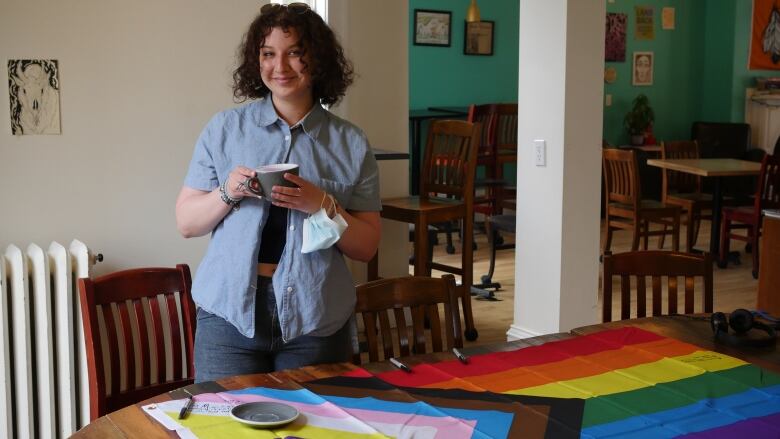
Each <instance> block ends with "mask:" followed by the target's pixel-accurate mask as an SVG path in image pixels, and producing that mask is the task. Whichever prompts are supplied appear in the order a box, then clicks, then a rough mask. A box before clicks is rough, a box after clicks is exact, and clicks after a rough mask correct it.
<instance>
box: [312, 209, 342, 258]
mask: <svg viewBox="0 0 780 439" xmlns="http://www.w3.org/2000/svg"><path fill="white" fill-rule="evenodd" d="M346 229H347V222H346V221H345V220H344V217H343V216H341V214H339V213H337V214H336V216H335V217H333V218H329V217H328V213H327V212H326V211H325V209H320V210H319V211H317V212H315V213H313V214H311V215H309V217H308V218H306V219H304V220H303V244H302V245H301V253H311V252H313V251H317V250H322V249H326V248H328V247H330V246H332V245H333V244H335V243H336V242H338V240H339V238H341V234H342V233H344V230H346Z"/></svg>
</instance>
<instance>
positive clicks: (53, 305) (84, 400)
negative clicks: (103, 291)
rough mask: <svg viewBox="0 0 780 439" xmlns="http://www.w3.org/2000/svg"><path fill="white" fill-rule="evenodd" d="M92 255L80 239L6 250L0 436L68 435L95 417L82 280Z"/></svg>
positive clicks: (1, 263)
mask: <svg viewBox="0 0 780 439" xmlns="http://www.w3.org/2000/svg"><path fill="white" fill-rule="evenodd" d="M98 258H99V259H102V255H98ZM99 259H98V260H99ZM94 263H95V258H93V257H92V255H91V254H90V251H89V249H88V248H87V246H86V245H84V244H83V243H82V242H80V241H78V240H74V241H73V242H72V243H71V244H70V248H69V249H65V247H63V246H62V245H60V244H59V243H57V242H52V243H51V245H50V246H49V248H48V250H43V249H42V248H41V247H39V246H37V245H35V244H30V245H29V246H28V247H27V249H26V250H25V251H22V250H21V249H19V248H18V247H17V246H15V245H9V246H8V247H7V248H6V249H5V253H4V254H0V343H2V350H0V356H2V358H0V360H2V361H0V423H2V425H0V438H1V437H7V438H19V439H24V438H41V439H44V438H66V437H68V436H70V435H71V434H73V433H74V432H75V431H76V430H78V429H79V428H80V427H82V426H84V425H86V424H87V423H89V383H88V380H87V366H86V364H87V363H86V353H85V350H84V334H83V327H82V323H81V312H80V308H79V299H78V287H77V286H76V280H77V279H78V278H80V277H89V276H90V268H91V267H92V265H94Z"/></svg>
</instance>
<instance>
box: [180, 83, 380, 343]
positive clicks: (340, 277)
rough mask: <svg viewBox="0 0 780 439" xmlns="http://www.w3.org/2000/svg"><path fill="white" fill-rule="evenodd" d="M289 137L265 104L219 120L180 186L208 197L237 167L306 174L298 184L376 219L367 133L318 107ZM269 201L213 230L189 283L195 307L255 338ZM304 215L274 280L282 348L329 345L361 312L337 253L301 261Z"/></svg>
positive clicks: (248, 202) (295, 217) (291, 225)
mask: <svg viewBox="0 0 780 439" xmlns="http://www.w3.org/2000/svg"><path fill="white" fill-rule="evenodd" d="M299 125H300V126H301V128H302V129H298V128H295V129H293V130H290V127H289V126H288V125H287V123H285V122H284V120H282V119H281V118H279V116H278V115H277V114H276V110H275V109H274V107H273V104H272V103H271V99H270V96H269V98H266V99H262V100H259V101H256V102H252V103H249V104H246V105H243V106H241V107H239V108H235V109H230V110H226V111H223V112H221V113H219V114H217V115H216V116H214V117H213V118H212V119H211V121H210V122H209V123H208V124H207V125H206V128H205V129H204V130H203V133H201V135H200V138H199V139H198V141H197V144H196V145H195V152H194V154H193V157H192V162H191V163H190V167H189V170H188V172H187V176H186V177H185V180H184V185H185V186H187V187H190V188H193V189H198V190H202V191H212V190H214V189H215V188H216V187H218V186H219V185H220V184H221V183H222V181H224V180H225V179H226V178H227V176H228V174H229V173H230V171H231V170H232V169H234V168H235V167H236V166H238V165H242V166H247V167H249V168H255V167H258V166H261V165H267V164H272V163H282V162H284V159H285V157H287V156H288V154H289V160H288V162H289V163H297V164H298V165H299V166H300V169H299V175H300V176H301V177H302V178H304V179H306V180H308V181H310V182H312V183H314V184H316V185H317V186H319V187H320V188H321V189H323V190H325V191H326V192H328V193H330V194H332V195H333V196H334V197H336V199H337V200H338V202H339V203H340V204H341V206H343V207H344V208H345V209H347V210H353V211H379V210H381V206H382V205H381V202H380V200H379V171H378V169H377V165H376V161H375V159H374V155H373V153H372V152H371V148H370V146H369V144H368V140H367V139H366V136H365V134H363V132H362V131H361V130H360V129H359V128H357V127H356V126H355V125H353V124H351V123H349V122H347V121H345V120H343V119H341V118H339V117H337V116H335V115H333V114H332V113H330V112H328V111H327V110H325V109H324V108H322V106H320V105H319V104H315V105H314V108H313V109H312V111H311V112H310V113H309V114H308V115H307V116H306V118H305V119H304V120H303V121H302V122H301V123H300V124H299ZM270 206H271V204H270V202H269V201H268V200H265V199H263V200H260V199H257V198H254V197H245V198H244V199H243V200H242V201H241V207H240V209H239V210H237V211H230V213H228V214H227V215H226V216H225V218H224V219H223V220H222V222H220V223H219V224H218V225H217V227H216V228H215V229H214V231H213V232H212V235H211V241H210V242H209V246H208V249H207V251H206V255H205V256H204V257H203V260H202V261H201V264H200V266H199V267H198V271H197V273H196V274H195V278H194V280H193V284H192V295H193V298H194V300H195V303H197V304H198V306H200V307H202V308H203V309H204V310H206V311H208V312H210V313H212V314H216V315H218V316H220V317H222V318H224V319H225V320H227V321H228V322H230V323H231V324H233V325H234V326H235V327H236V328H237V329H238V330H239V331H240V332H241V333H242V334H243V335H245V336H247V337H253V336H254V333H255V296H256V292H257V254H258V251H259V249H260V238H261V231H262V228H263V226H264V224H265V221H266V218H267V217H268V211H269V207H270ZM306 216H307V215H306V214H305V213H303V212H299V211H297V210H292V209H291V210H290V211H289V214H288V216H287V242H286V245H285V248H284V252H283V253H282V257H281V259H280V261H279V267H278V269H277V270H276V272H275V273H274V276H273V285H274V293H275V295H276V304H277V307H278V311H279V321H280V325H281V328H282V337H283V339H284V340H291V339H293V338H295V337H298V336H300V335H316V336H328V335H331V334H333V333H334V332H336V331H337V330H338V329H339V328H341V327H342V326H343V325H344V324H345V323H346V322H347V320H348V319H349V318H350V317H351V316H352V314H353V312H354V308H355V286H354V283H353V280H352V276H351V274H350V272H349V270H348V269H347V266H346V263H345V261H344V257H343V256H342V253H341V251H340V250H339V249H338V248H337V247H336V246H335V245H334V246H332V247H330V248H327V249H324V250H318V251H315V252H312V253H308V254H302V253H301V242H302V237H303V235H302V231H303V220H304V218H306Z"/></svg>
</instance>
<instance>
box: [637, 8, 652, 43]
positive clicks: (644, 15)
mask: <svg viewBox="0 0 780 439" xmlns="http://www.w3.org/2000/svg"><path fill="white" fill-rule="evenodd" d="M634 12H635V15H636V16H635V19H636V26H635V31H634V39H637V40H654V39H655V32H654V30H653V12H654V10H653V7H652V6H634Z"/></svg>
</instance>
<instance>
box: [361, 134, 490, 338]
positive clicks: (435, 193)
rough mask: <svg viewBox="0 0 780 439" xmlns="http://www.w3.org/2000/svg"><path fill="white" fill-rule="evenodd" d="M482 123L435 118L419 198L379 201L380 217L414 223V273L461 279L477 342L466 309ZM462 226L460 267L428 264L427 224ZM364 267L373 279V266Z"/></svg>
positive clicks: (468, 333) (470, 334)
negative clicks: (436, 272) (436, 273)
mask: <svg viewBox="0 0 780 439" xmlns="http://www.w3.org/2000/svg"><path fill="white" fill-rule="evenodd" d="M481 128H482V124H480V123H470V122H465V121H461V120H435V121H433V122H431V126H430V129H429V130H428V142H427V146H426V148H425V159H424V161H423V169H422V172H421V173H420V174H421V175H420V195H419V196H412V197H400V198H388V199H384V200H382V218H386V219H391V220H395V221H403V222H406V223H412V224H414V229H415V239H414V275H415V276H430V274H431V269H436V270H440V271H444V272H447V273H454V274H459V275H461V276H462V281H461V285H460V293H461V299H462V300H463V314H464V319H465V324H466V332H465V335H466V339H467V340H476V338H477V337H478V333H477V330H476V328H475V327H474V317H473V315H472V311H471V284H472V279H473V277H474V274H473V272H472V270H473V251H474V250H473V247H472V244H473V242H474V234H473V233H474V232H473V231H474V173H475V169H476V162H477V160H476V156H477V145H478V143H479V138H480V130H481ZM459 220H461V221H462V222H463V228H462V239H461V244H462V247H463V248H462V252H461V266H460V267H454V266H450V265H445V264H441V263H437V262H429V256H428V254H427V252H428V251H429V250H428V249H429V246H428V239H429V238H428V233H427V230H428V224H434V223H444V222H449V221H459ZM376 259H377V258H376V257H375V258H374V260H373V261H372V262H371V263H370V264H369V279H374V277H373V276H375V275H376V267H377V265H378V262H377V261H376Z"/></svg>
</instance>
